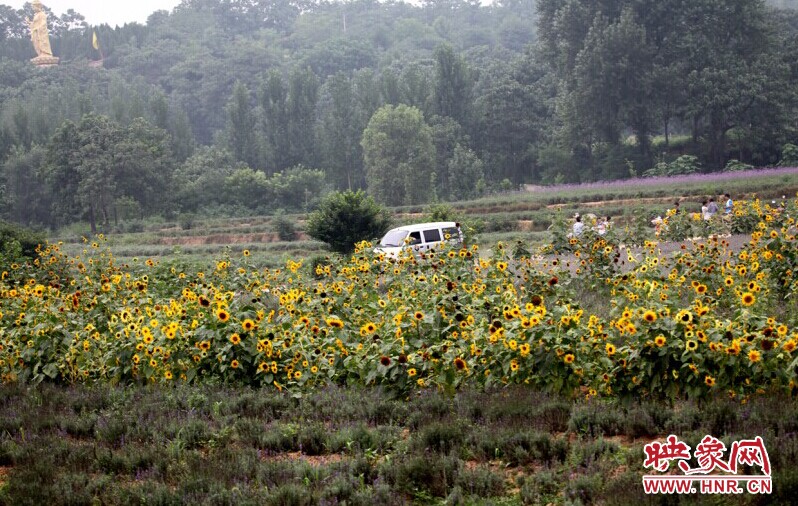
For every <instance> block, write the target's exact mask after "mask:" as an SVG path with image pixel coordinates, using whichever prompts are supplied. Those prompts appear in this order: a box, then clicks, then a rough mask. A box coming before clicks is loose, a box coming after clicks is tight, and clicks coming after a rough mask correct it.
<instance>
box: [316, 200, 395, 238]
mask: <svg viewBox="0 0 798 506" xmlns="http://www.w3.org/2000/svg"><path fill="white" fill-rule="evenodd" d="M390 223H391V222H390V217H389V216H388V214H387V213H386V212H385V211H384V210H383V209H382V208H381V207H380V206H379V205H377V203H376V202H374V199H372V198H371V197H370V196H368V195H366V194H365V193H364V192H363V191H362V190H358V191H357V192H353V191H351V190H346V191H344V192H333V193H331V194H329V195H327V197H325V198H324V199H323V200H322V202H321V204H320V205H319V209H318V210H316V211H314V212H312V213H311V214H310V216H309V217H308V222H307V232H308V235H310V236H311V237H313V238H314V239H317V240H319V241H322V242H325V243H327V244H328V245H329V247H330V249H332V250H333V251H337V252H339V253H349V252H351V251H352V250H354V245H355V244H356V243H358V242H360V241H363V240H370V239H374V238H377V237H379V236H381V235H382V234H383V233H385V231H386V230H387V229H388V228H389V227H390Z"/></svg>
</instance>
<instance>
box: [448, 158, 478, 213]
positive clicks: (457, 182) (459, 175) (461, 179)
mask: <svg viewBox="0 0 798 506" xmlns="http://www.w3.org/2000/svg"><path fill="white" fill-rule="evenodd" d="M447 168H448V171H447V176H448V179H449V191H450V195H449V198H450V199H451V200H466V199H471V198H476V197H479V196H480V192H479V189H480V188H482V187H484V186H485V171H484V164H483V163H482V160H480V159H479V157H478V156H477V154H476V153H474V151H472V150H470V149H468V148H466V147H464V146H462V145H460V144H458V145H457V146H455V148H454V152H453V154H452V158H451V159H450V160H449V166H448V167H447Z"/></svg>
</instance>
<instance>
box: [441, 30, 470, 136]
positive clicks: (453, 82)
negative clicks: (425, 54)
mask: <svg viewBox="0 0 798 506" xmlns="http://www.w3.org/2000/svg"><path fill="white" fill-rule="evenodd" d="M472 88H473V78H472V77H471V71H470V70H469V68H468V65H467V64H466V62H465V60H464V59H463V57H462V56H459V55H457V54H455V52H454V49H452V47H451V46H449V45H443V46H440V47H438V48H437V49H436V50H435V88H434V91H433V95H432V97H433V99H432V100H433V102H432V103H433V111H434V112H435V114H438V115H439V116H448V117H450V118H452V119H454V120H455V121H457V122H458V123H459V124H461V125H468V124H469V123H470V121H471V109H470V104H471V103H472V102H473V97H472Z"/></svg>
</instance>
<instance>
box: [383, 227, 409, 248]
mask: <svg viewBox="0 0 798 506" xmlns="http://www.w3.org/2000/svg"><path fill="white" fill-rule="evenodd" d="M405 237H407V232H406V231H404V230H391V231H390V232H388V233H387V234H385V237H383V238H382V241H380V246H387V247H397V246H404V245H405Z"/></svg>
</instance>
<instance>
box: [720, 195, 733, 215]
mask: <svg viewBox="0 0 798 506" xmlns="http://www.w3.org/2000/svg"><path fill="white" fill-rule="evenodd" d="M723 197H724V198H725V199H726V205H725V206H724V209H725V212H726V214H728V215H731V213H732V209H733V208H734V201H733V200H732V198H731V195H729V194H728V193H724V194H723Z"/></svg>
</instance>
